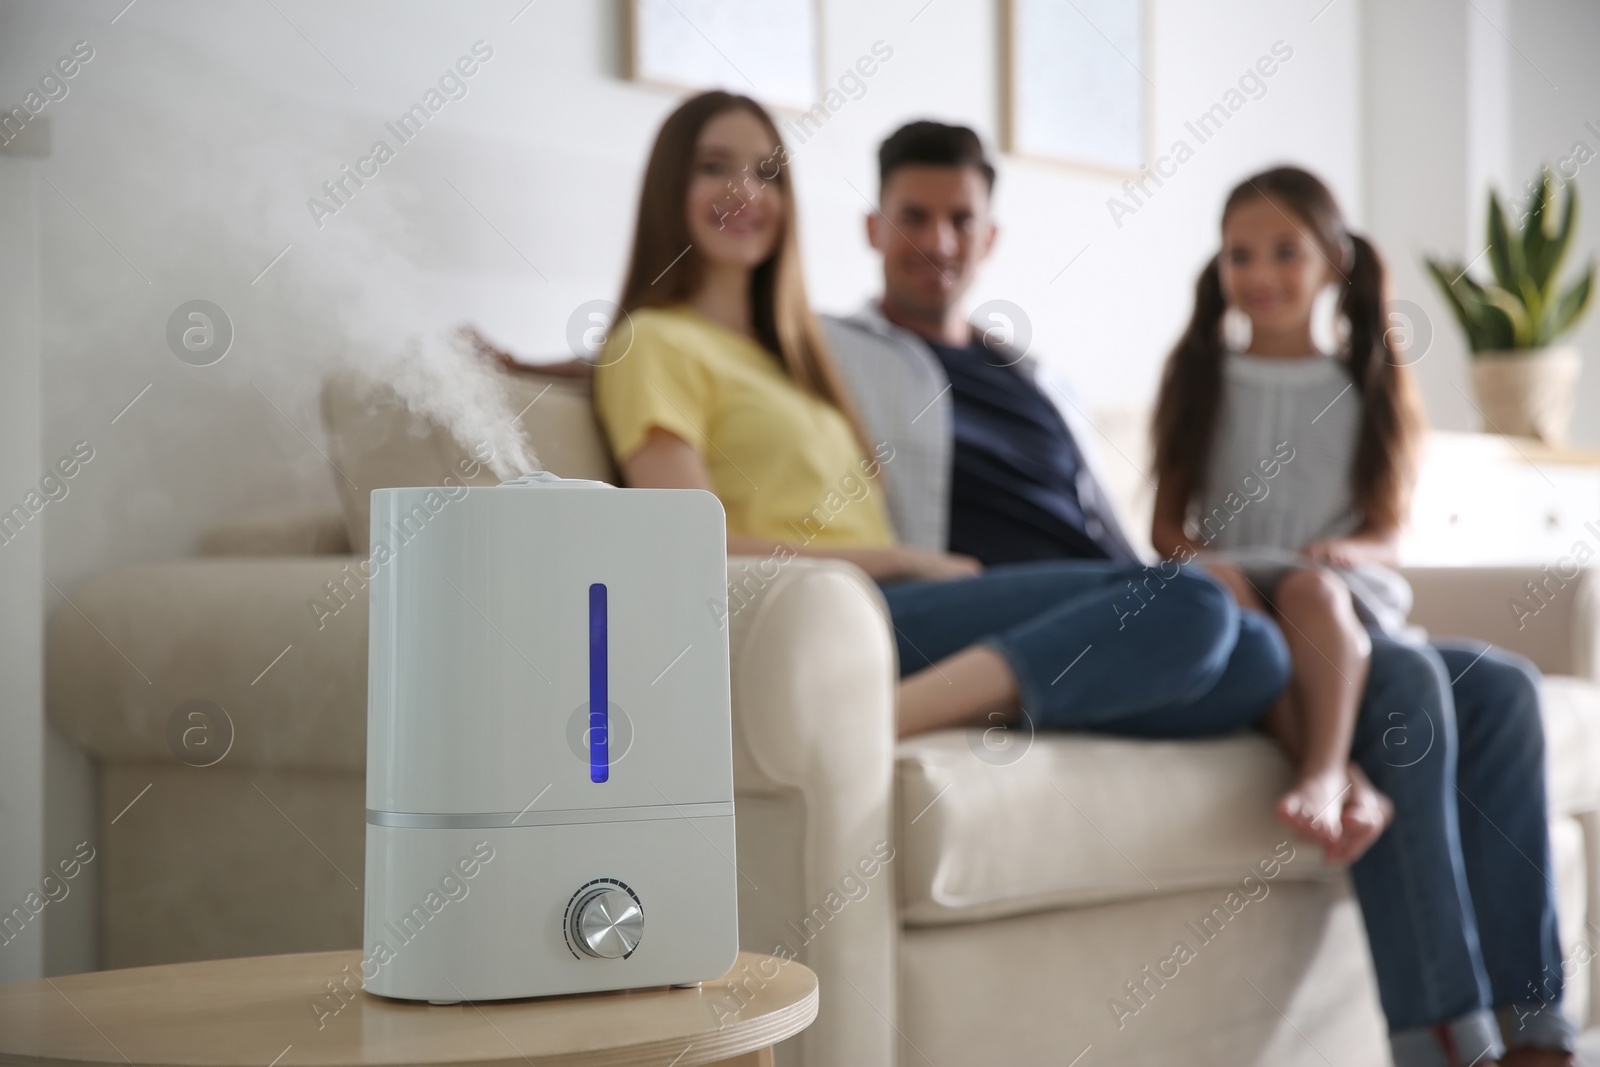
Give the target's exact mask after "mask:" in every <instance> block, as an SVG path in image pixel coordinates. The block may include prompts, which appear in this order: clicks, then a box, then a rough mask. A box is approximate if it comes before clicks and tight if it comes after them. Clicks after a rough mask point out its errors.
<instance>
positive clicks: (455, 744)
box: [362, 474, 738, 1001]
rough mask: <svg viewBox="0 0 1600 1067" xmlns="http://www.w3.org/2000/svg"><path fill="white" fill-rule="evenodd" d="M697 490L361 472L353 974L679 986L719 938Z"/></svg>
mask: <svg viewBox="0 0 1600 1067" xmlns="http://www.w3.org/2000/svg"><path fill="white" fill-rule="evenodd" d="M726 543H727V542H726V533H725V526H724V519H723V512H722V507H721V504H720V503H719V502H718V501H717V499H716V497H714V496H713V495H711V494H710V493H705V492H700V491H697V490H677V489H619V488H614V487H612V486H609V485H605V484H604V483H600V482H582V481H570V480H563V479H559V478H556V477H554V476H552V475H547V474H539V475H530V476H527V477H524V478H521V479H518V480H516V481H514V482H507V483H505V484H503V485H500V486H496V487H476V488H470V489H469V488H467V487H464V486H457V487H455V488H453V489H440V488H432V489H429V488H418V489H380V490H377V491H375V492H374V493H373V494H372V552H373V555H372V565H373V567H374V568H375V573H374V575H373V577H372V581H371V586H370V595H371V623H370V626H371V630H370V645H369V650H368V656H369V659H368V737H367V866H366V917H365V941H364V950H365V951H364V958H363V960H362V977H363V980H364V983H365V986H366V988H367V990H368V991H370V992H373V993H378V994H381V995H384V996H389V997H400V998H407V999H415V1000H431V1001H460V1000H480V999H482V1000H490V999H500V998H512V997H529V996H544V995H550V994H561V993H580V992H590V991H595V990H605V989H624V988H635V987H640V986H650V985H667V984H687V983H692V982H697V981H703V980H707V979H712V978H717V977H720V976H721V975H723V974H725V973H726V972H727V971H728V969H729V968H730V967H732V965H733V963H734V959H735V957H736V956H737V954H738V921H737V911H738V904H737V896H736V892H737V885H736V878H737V873H736V870H735V867H734V859H735V849H734V822H733V770H732V749H731V746H732V732H731V719H730V707H729V695H728V640H727V632H726V629H725V627H724V622H723V618H724V612H723V610H722V605H723V604H724V602H725V600H726V580H727V567H726Z"/></svg>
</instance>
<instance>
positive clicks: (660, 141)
mask: <svg viewBox="0 0 1600 1067" xmlns="http://www.w3.org/2000/svg"><path fill="white" fill-rule="evenodd" d="M734 110H742V111H746V112H748V113H749V114H751V115H753V116H755V118H756V120H757V121H758V122H760V123H761V125H762V126H763V127H765V128H766V131H767V134H768V136H770V137H771V138H772V143H773V144H775V145H777V146H778V147H777V151H776V152H775V153H774V155H773V156H772V157H771V158H769V159H767V160H763V161H762V163H761V165H760V166H759V167H758V170H759V171H760V173H759V174H757V175H755V176H754V180H755V181H756V182H757V183H758V185H765V184H770V185H775V186H776V187H777V188H778V189H779V190H781V191H782V193H783V197H782V200H783V211H782V219H781V224H780V228H779V234H778V246H777V248H776V249H775V250H774V251H773V253H772V255H771V256H770V257H768V258H767V260H766V261H765V262H764V263H762V264H761V265H760V266H758V267H756V268H755V270H753V271H752V272H751V276H750V320H751V325H752V327H753V328H754V330H755V334H756V340H757V341H758V342H759V343H760V345H761V347H763V348H765V349H766V350H767V351H768V352H770V353H772V354H773V355H774V356H776V357H777V358H778V360H779V362H780V363H781V364H782V366H783V368H784V369H785V370H786V371H787V372H788V375H789V377H790V378H791V379H793V380H794V381H795V383H797V384H798V385H799V386H800V387H801V388H802V389H804V390H806V391H807V392H809V393H811V394H812V395H814V396H816V397H819V398H820V399H822V400H825V401H827V402H828V403H830V404H832V405H833V406H834V407H835V408H837V409H838V410H839V411H840V412H841V413H842V414H843V415H844V417H845V419H846V421H847V422H849V424H850V429H851V432H852V433H853V434H854V435H855V438H856V442H857V444H859V445H860V447H861V450H862V454H863V456H866V457H868V458H870V457H871V456H872V449H871V448H870V447H869V446H868V443H867V439H866V435H865V434H864V433H863V432H862V430H861V422H860V420H859V418H857V416H856V410H855V405H854V404H853V403H852V402H851V400H850V395H849V392H848V391H847V390H846V388H845V385H844V381H843V379H842V378H841V377H840V375H839V371H838V369H837V368H836V367H835V366H834V363H833V360H832V358H830V356H829V355H828V346H827V343H826V341H825V340H824V339H823V335H822V327H821V325H820V324H819V323H818V322H817V318H816V316H815V315H813V314H812V312H811V305H810V303H809V301H807V299H806V290H805V280H804V278H803V277H802V273H801V268H800V237H799V225H798V223H797V221H796V214H795V196H794V183H793V182H792V181H790V179H789V158H788V152H787V150H786V149H785V147H784V144H783V138H782V137H781V136H780V135H779V133H778V128H777V126H776V125H774V123H773V121H772V116H770V115H768V114H767V112H766V109H765V108H763V107H762V106H761V105H760V104H758V103H756V102H755V101H754V100H752V99H750V98H749V97H747V96H738V95H735V94H733V93H726V92H721V91H713V92H706V93H701V94H699V95H698V96H694V97H691V98H690V99H688V100H686V101H685V102H684V103H683V104H682V105H681V106H680V107H679V108H678V109H677V110H676V111H674V112H673V113H672V114H671V115H669V116H667V120H666V122H664V123H662V125H661V131H660V132H659V133H657V134H656V142H655V146H654V147H653V148H652V149H651V150H650V161H649V163H648V164H646V166H645V171H644V184H643V187H642V188H641V189H640V191H639V216H638V222H637V223H636V224H635V227H634V231H633V251H632V253H631V254H630V256H629V258H628V271H627V274H626V275H625V276H624V281H623V284H622V298H621V300H619V301H618V303H619V304H620V305H621V306H622V309H623V310H624V311H627V312H633V311H637V310H639V309H640V308H659V307H670V306H672V305H675V304H682V303H684V302H685V301H687V300H689V299H690V298H691V297H693V296H694V294H695V293H696V292H697V291H698V290H699V288H700V285H701V283H702V281H703V280H704V278H705V269H706V264H705V259H704V257H702V256H701V254H700V250H699V249H697V248H695V247H694V243H693V241H692V240H691V239H690V237H689V221H688V214H687V212H686V211H685V209H684V203H685V201H686V200H687V199H688V195H689V183H690V181H691V179H692V175H693V170H694V158H695V146H696V144H697V143H698V142H699V140H700V133H701V131H702V130H704V129H705V126H706V124H707V123H708V122H710V121H711V120H712V119H714V118H716V117H717V116H718V115H721V114H723V113H724V112H728V111H734ZM754 195H756V196H760V195H761V190H760V189H759V188H758V189H757V190H756V192H755V194H754Z"/></svg>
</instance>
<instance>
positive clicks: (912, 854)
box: [896, 676, 1600, 925]
mask: <svg viewBox="0 0 1600 1067" xmlns="http://www.w3.org/2000/svg"><path fill="white" fill-rule="evenodd" d="M1543 696H1544V722H1545V738H1546V754H1547V757H1548V758H1547V767H1548V771H1547V773H1548V784H1549V800H1550V809H1551V812H1552V813H1553V814H1554V815H1557V816H1572V815H1579V814H1583V813H1586V812H1594V811H1600V775H1596V774H1594V772H1593V768H1594V767H1596V766H1600V686H1597V685H1596V684H1595V683H1594V682H1591V681H1588V680H1585V679H1579V678H1568V677H1556V676H1550V677H1546V678H1545V679H1544V681H1543ZM896 779H897V793H898V796H897V803H898V807H899V810H898V812H897V820H898V834H899V837H898V842H897V855H896V861H897V862H896V866H897V867H898V868H899V871H900V875H899V881H900V897H901V905H902V907H903V909H904V914H905V920H906V922H907V923H908V924H911V925H936V924H943V923H957V922H978V921H982V920H985V919H992V918H999V917H1003V916H1008V915H1018V914H1023V913H1026V912H1034V911H1043V910H1046V909H1049V908H1057V907H1069V906H1074V905H1082V904H1097V903H1103V902H1106V901H1110V900H1122V899H1127V898H1131V897H1139V896H1151V895H1155V894H1158V893H1166V892H1177V891H1182V890H1186V889H1197V888H1220V887H1223V886H1228V885H1238V884H1239V883H1240V882H1241V881H1242V879H1243V878H1244V876H1245V875H1246V874H1250V873H1252V872H1254V873H1255V874H1256V875H1257V877H1258V878H1259V877H1262V876H1263V873H1264V872H1263V870H1262V868H1261V866H1260V865H1261V864H1262V863H1263V862H1266V863H1268V865H1269V867H1272V863H1271V861H1272V860H1274V859H1278V860H1279V861H1280V862H1279V863H1278V864H1277V865H1276V869H1275V873H1274V874H1273V877H1275V878H1291V879H1302V880H1304V879H1311V878H1326V877H1329V876H1330V875H1331V874H1332V872H1331V871H1330V868H1328V867H1327V866H1326V865H1325V864H1323V863H1322V860H1321V855H1320V850H1319V849H1317V848H1314V847H1311V846H1309V845H1306V844H1304V843H1302V842H1300V841H1299V840H1298V839H1295V838H1293V837H1292V836H1290V834H1289V833H1288V831H1287V830H1286V829H1285V828H1284V827H1283V825H1282V824H1281V823H1279V822H1278V821H1277V819H1276V818H1275V817H1274V816H1273V814H1272V805H1273V802H1274V800H1275V799H1276V798H1277V797H1278V796H1279V794H1281V793H1282V791H1283V790H1284V789H1285V788H1287V786H1288V784H1289V780H1290V768H1289V764H1288V761H1287V760H1285V759H1284V757H1283V756H1282V755H1281V754H1280V753H1279V751H1278V749H1277V747H1276V746H1275V745H1274V744H1273V743H1272V742H1271V741H1270V740H1269V739H1268V738H1266V737H1265V736H1263V735H1260V734H1254V733H1248V734H1240V735H1237V736H1234V737H1227V738H1220V739H1217V740H1209V741H1137V740H1128V739H1122V738H1110V737H1097V736H1092V735H1086V734H1039V735H1037V736H1035V737H1034V738H1033V739H1032V742H1031V743H1030V744H1027V745H1025V746H1023V747H1021V748H1019V749H1016V750H1011V751H995V750H989V749H986V748H985V746H984V733H983V732H982V731H978V730H972V731H955V730H951V731H941V732H938V733H934V734H928V735H924V736H922V737H915V738H912V739H910V740H907V741H903V742H901V744H900V747H899V750H898V758H897V768H896ZM1290 854H1292V855H1293V859H1292V860H1289V861H1287V862H1283V861H1282V857H1283V856H1284V855H1290Z"/></svg>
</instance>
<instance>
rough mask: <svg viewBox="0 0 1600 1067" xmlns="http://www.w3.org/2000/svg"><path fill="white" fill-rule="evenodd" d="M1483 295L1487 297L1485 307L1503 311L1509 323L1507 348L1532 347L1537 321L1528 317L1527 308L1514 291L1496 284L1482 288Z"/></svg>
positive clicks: (1536, 330) (1534, 343) (1533, 345)
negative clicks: (1509, 331)
mask: <svg viewBox="0 0 1600 1067" xmlns="http://www.w3.org/2000/svg"><path fill="white" fill-rule="evenodd" d="M1484 295H1485V296H1486V297H1487V298H1488V303H1487V304H1485V305H1484V306H1485V309H1487V310H1495V311H1499V312H1501V313H1503V314H1504V315H1505V317H1506V319H1507V321H1509V322H1510V324H1511V344H1510V345H1508V346H1507V347H1509V348H1533V347H1535V345H1536V342H1535V340H1534V338H1535V336H1536V335H1537V333H1538V323H1537V322H1535V321H1534V320H1533V319H1530V318H1529V317H1528V309H1527V308H1526V307H1524V306H1523V303H1522V301H1521V299H1519V298H1518V297H1517V295H1516V294H1515V293H1511V292H1507V291H1506V290H1505V289H1503V288H1501V287H1500V286H1498V285H1490V286H1486V287H1485V288H1484Z"/></svg>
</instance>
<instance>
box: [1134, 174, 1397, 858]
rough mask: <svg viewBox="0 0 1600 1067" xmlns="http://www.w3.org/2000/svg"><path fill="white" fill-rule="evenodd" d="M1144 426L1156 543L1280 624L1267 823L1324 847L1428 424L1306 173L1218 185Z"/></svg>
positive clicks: (1369, 265)
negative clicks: (1285, 784) (1239, 328)
mask: <svg viewBox="0 0 1600 1067" xmlns="http://www.w3.org/2000/svg"><path fill="white" fill-rule="evenodd" d="M1335 283H1342V285H1341V289H1340V299H1339V305H1338V310H1339V312H1340V314H1342V316H1343V317H1344V319H1345V320H1346V322H1347V323H1348V337H1347V339H1346V342H1345V345H1344V348H1345V351H1344V352H1343V353H1342V354H1341V355H1339V356H1329V355H1326V354H1324V353H1322V352H1319V351H1318V350H1317V346H1316V343H1315V342H1314V341H1313V339H1312V313H1313V305H1314V302H1315V301H1316V298H1317V295H1318V294H1319V293H1320V292H1321V291H1323V290H1324V289H1326V288H1328V287H1329V286H1330V285H1333V284H1335ZM1230 312H1231V313H1233V314H1234V315H1237V316H1240V317H1242V318H1243V319H1244V320H1245V321H1247V322H1248V329H1249V337H1250V340H1249V344H1248V346H1247V347H1245V348H1244V349H1243V350H1242V351H1237V350H1230V349H1229V347H1228V346H1227V344H1226V342H1225V339H1224V337H1223V333H1224V320H1225V319H1226V317H1227V315H1228V314H1229V313H1230ZM1154 428H1155V434H1154V436H1155V452H1156V474H1157V477H1158V479H1159V483H1158V488H1157V491H1156V506H1155V515H1154V522H1153V531H1152V534H1151V540H1152V542H1153V543H1154V545H1155V548H1156V551H1158V552H1160V553H1161V554H1162V555H1163V556H1166V557H1168V558H1181V559H1183V560H1185V561H1188V560H1191V559H1195V558H1198V559H1200V560H1202V561H1203V562H1204V565H1205V567H1206V569H1207V570H1209V571H1210V572H1211V573H1212V575H1214V576H1215V577H1216V578H1217V579H1219V580H1220V581H1221V582H1222V583H1223V585H1225V586H1226V587H1227V588H1228V590H1229V591H1230V592H1231V593H1232V594H1233V596H1234V598H1235V599H1236V600H1238V602H1239V603H1240V604H1241V605H1243V606H1246V607H1252V608H1257V609H1262V610H1265V609H1268V608H1270V609H1271V611H1272V613H1273V615H1274V617H1275V618H1276V619H1277V621H1278V623H1279V625H1280V626H1281V627H1282V630H1283V636H1284V639H1285V640H1286V641H1287V642H1288V645H1289V654H1290V658H1291V660H1292V662H1293V676H1292V679H1291V681H1290V685H1289V688H1288V689H1287V690H1286V691H1285V693H1284V696H1283V698H1282V699H1281V700H1280V701H1279V704H1278V705H1277V707H1275V708H1274V710H1273V713H1272V715H1271V716H1269V718H1268V724H1269V726H1270V728H1271V730H1272V732H1273V734H1274V735H1275V736H1276V737H1277V738H1278V739H1279V741H1280V742H1281V743H1282V744H1283V746H1284V748H1285V749H1286V750H1287V751H1288V752H1289V755H1290V757H1291V758H1292V759H1294V760H1295V762H1296V763H1297V765H1298V773H1297V775H1296V780H1295V783H1294V785H1293V787H1292V788H1291V789H1290V790H1289V792H1287V793H1286V794H1284V796H1283V798H1282V799H1281V800H1280V801H1279V802H1278V806H1277V810H1278V815H1279V817H1280V818H1282V819H1283V820H1284V821H1285V822H1287V823H1288V824H1289V825H1290V826H1291V827H1293V828H1294V829H1296V830H1297V831H1299V832H1300V833H1301V834H1303V835H1305V836H1309V837H1312V838H1314V839H1318V840H1320V841H1322V842H1323V843H1324V844H1325V845H1327V846H1329V847H1330V848H1331V849H1333V854H1334V856H1335V857H1337V855H1338V853H1339V852H1340V851H1341V850H1340V849H1338V848H1337V845H1338V842H1339V839H1340V837H1341V833H1342V830H1343V827H1342V826H1341V822H1340V817H1339V809H1340V806H1341V799H1342V797H1343V795H1344V793H1345V792H1346V791H1347V790H1348V789H1349V788H1350V784H1349V783H1350V780H1351V777H1352V776H1359V775H1360V774H1361V770H1360V768H1359V767H1357V766H1355V765H1354V764H1352V763H1351V762H1350V739H1351V735H1352V732H1353V730H1354V727H1355V720H1356V712H1357V709H1358V706H1359V705H1360V703H1361V697H1362V692H1363V690H1364V688H1365V686H1366V680H1367V667H1368V663H1369V660H1370V657H1371V653H1372V642H1371V640H1370V639H1369V638H1368V636H1367V632H1366V629H1365V627H1366V626H1367V625H1377V626H1381V627H1382V628H1383V629H1385V630H1386V631H1389V632H1391V633H1394V632H1399V631H1401V630H1402V629H1403V627H1404V625H1405V616H1406V612H1407V611H1408V610H1409V608H1410V604H1411V596H1410V589H1409V587H1408V586H1407V585H1406V582H1405V579H1403V578H1401V577H1400V575H1399V574H1398V573H1396V571H1395V570H1394V569H1393V568H1394V566H1395V565H1396V563H1397V562H1398V560H1397V552H1396V544H1397V540H1398V536H1399V533H1400V526H1401V522H1402V519H1403V518H1404V516H1405V513H1406V510H1407V497H1408V495H1409V492H1410V488H1411V484H1412V482H1413V480H1414V474H1415V466H1416V464H1415V458H1414V457H1415V453H1416V445H1417V438H1418V436H1419V434H1420V432H1421V428H1422V416H1421V410H1420V407H1419V405H1418V402H1417V399H1416V393H1415V390H1414V387H1413V386H1412V383H1411V378H1410V372H1409V370H1408V369H1407V368H1406V366H1405V365H1404V364H1402V363H1401V362H1400V360H1399V359H1398V358H1397V356H1396V354H1395V352H1394V351H1393V350H1392V349H1391V348H1390V346H1389V340H1388V334H1387V333H1386V331H1385V324H1384V310H1383V265H1382V262H1381V261H1380V260H1379V258H1378V254H1377V251H1376V250H1375V249H1373V247H1372V246H1371V245H1370V244H1368V243H1367V241H1366V239H1365V238H1363V237H1361V236H1359V235H1357V234H1352V233H1351V232H1350V231H1349V229H1348V228H1347V227H1346V225H1345V222H1344V219H1343V217H1342V216H1341V215H1340V213H1339V208H1338V206H1337V204H1335V202H1334V199H1333V196H1332V194H1331V193H1329V191H1328V189H1327V187H1326V186H1325V185H1323V184H1322V182H1320V181H1319V180H1317V178H1315V177H1314V176H1313V175H1311V174H1309V173H1307V172H1306V171H1303V170H1300V169H1299V168H1296V167H1278V168H1276V169H1273V170H1269V171H1266V172H1265V173H1263V174H1258V175H1256V176H1255V177H1253V178H1248V179H1246V180H1245V181H1243V182H1241V183H1240V184H1239V185H1238V186H1237V187H1236V188H1235V189H1234V190H1233V193H1232V194H1231V195H1230V196H1229V197H1228V201H1227V204H1226V206H1225V207H1224V208H1223V212H1222V251H1221V252H1219V253H1218V254H1217V256H1216V257H1215V258H1214V259H1213V260H1212V261H1211V262H1210V263H1209V264H1207V266H1206V269H1205V270H1204V271H1203V272H1202V273H1201V275H1200V280H1199V283H1198V284H1197V285H1196V289H1195V304H1194V313H1193V316H1192V318H1191V319H1190V321H1189V327H1188V329H1187V330H1186V331H1185V332H1184V335H1183V337H1182V339H1181V340H1179V342H1178V345H1177V348H1176V349H1174V351H1173V353H1172V355H1171V357H1170V358H1169V359H1168V361H1167V367H1166V372H1165V374H1164V375H1163V377H1162V383H1161V391H1160V395H1159V399H1158V401H1157V407H1156V418H1155V427H1154ZM1279 470H1281V471H1282V473H1281V474H1279V475H1278V476H1277V477H1276V478H1274V479H1272V480H1271V481H1270V482H1269V481H1268V480H1267V479H1266V475H1267V473H1268V472H1272V473H1277V471H1279Z"/></svg>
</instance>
